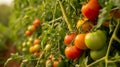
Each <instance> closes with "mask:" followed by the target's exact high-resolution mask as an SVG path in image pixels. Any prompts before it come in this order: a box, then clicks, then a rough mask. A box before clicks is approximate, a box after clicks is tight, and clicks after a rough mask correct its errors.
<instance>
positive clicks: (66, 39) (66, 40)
mask: <svg viewBox="0 0 120 67" xmlns="http://www.w3.org/2000/svg"><path fill="white" fill-rule="evenodd" d="M74 37H75V33H71V34H69V35H66V36H65V38H64V43H65V44H66V45H68V44H70V43H71V42H72V41H73V39H74Z"/></svg>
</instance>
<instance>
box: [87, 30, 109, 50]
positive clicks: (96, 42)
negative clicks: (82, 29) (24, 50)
mask: <svg viewBox="0 0 120 67" xmlns="http://www.w3.org/2000/svg"><path fill="white" fill-rule="evenodd" d="M106 39H107V37H106V35H105V32H104V31H102V30H97V31H95V32H90V33H88V34H86V36H85V44H86V46H87V47H88V48H89V49H92V50H98V49H101V48H102V47H104V46H105V45H106Z"/></svg>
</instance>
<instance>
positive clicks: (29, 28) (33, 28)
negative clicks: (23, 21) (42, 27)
mask: <svg viewBox="0 0 120 67" xmlns="http://www.w3.org/2000/svg"><path fill="white" fill-rule="evenodd" d="M28 30H30V31H35V30H36V26H35V25H31V26H29V27H28Z"/></svg>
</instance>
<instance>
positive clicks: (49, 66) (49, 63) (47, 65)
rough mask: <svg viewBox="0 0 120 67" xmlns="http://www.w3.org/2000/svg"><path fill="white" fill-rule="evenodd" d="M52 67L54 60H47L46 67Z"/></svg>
mask: <svg viewBox="0 0 120 67" xmlns="http://www.w3.org/2000/svg"><path fill="white" fill-rule="evenodd" d="M52 66H53V62H52V60H51V59H48V60H46V63H45V67H52Z"/></svg>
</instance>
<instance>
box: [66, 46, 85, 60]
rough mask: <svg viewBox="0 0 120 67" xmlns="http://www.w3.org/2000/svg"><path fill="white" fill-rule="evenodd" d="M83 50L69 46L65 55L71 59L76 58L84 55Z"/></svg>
mask: <svg viewBox="0 0 120 67" xmlns="http://www.w3.org/2000/svg"><path fill="white" fill-rule="evenodd" d="M82 53H83V51H82V50H80V49H78V48H77V47H75V46H67V47H66V48H65V55H66V57H67V58H69V59H76V58H79V57H80V56H81V55H82Z"/></svg>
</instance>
